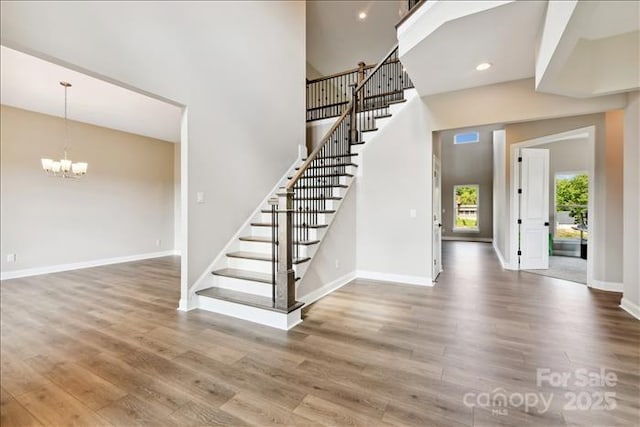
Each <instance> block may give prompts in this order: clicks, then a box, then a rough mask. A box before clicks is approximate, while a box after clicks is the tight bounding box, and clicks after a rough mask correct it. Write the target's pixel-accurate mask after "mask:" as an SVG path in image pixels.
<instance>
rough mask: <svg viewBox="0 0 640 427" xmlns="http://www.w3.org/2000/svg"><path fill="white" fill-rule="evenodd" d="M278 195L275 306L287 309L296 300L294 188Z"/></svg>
mask: <svg viewBox="0 0 640 427" xmlns="http://www.w3.org/2000/svg"><path fill="white" fill-rule="evenodd" d="M285 191H286V192H285V193H284V194H279V195H278V199H279V200H278V242H279V244H278V252H279V253H278V272H277V277H276V285H275V286H276V298H275V308H277V309H279V310H287V309H288V308H289V307H292V306H293V305H294V304H295V302H296V292H295V286H296V280H295V274H294V271H293V190H291V189H288V188H287V189H286V190H285Z"/></svg>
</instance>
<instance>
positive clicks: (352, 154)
mask: <svg viewBox="0 0 640 427" xmlns="http://www.w3.org/2000/svg"><path fill="white" fill-rule="evenodd" d="M357 155H358V153H348V154H336V155H334V156H322V157H316V160H318V159H338V158H341V157H351V156H357ZM305 160H307V159H306V158H305V159H302V161H305Z"/></svg>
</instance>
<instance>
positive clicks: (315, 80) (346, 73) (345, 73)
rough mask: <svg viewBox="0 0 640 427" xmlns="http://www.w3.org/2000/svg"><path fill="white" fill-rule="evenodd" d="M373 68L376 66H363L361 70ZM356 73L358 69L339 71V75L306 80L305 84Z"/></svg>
mask: <svg viewBox="0 0 640 427" xmlns="http://www.w3.org/2000/svg"><path fill="white" fill-rule="evenodd" d="M375 66H376V64H371V65H365V66H364V67H363V68H362V69H364V70H369V69H371V68H373V67H375ZM358 71H360V67H356V68H352V69H350V70H346V71H341V72H339V73H335V74H331V75H329V76H322V77H318V78H316V79H311V80H309V79H307V84H312V83H317V82H322V81H325V80H329V79H333V78H336V77H342V76H346V75H349V74H351V73H357V72H358Z"/></svg>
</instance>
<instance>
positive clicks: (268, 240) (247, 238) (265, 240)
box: [240, 236, 320, 245]
mask: <svg viewBox="0 0 640 427" xmlns="http://www.w3.org/2000/svg"><path fill="white" fill-rule="evenodd" d="M240 240H242V241H243V242H260V243H271V237H262V236H243V237H240ZM317 243H320V240H301V241H300V242H297V241H296V242H293V244H294V245H315V244H317Z"/></svg>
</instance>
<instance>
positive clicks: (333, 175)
mask: <svg viewBox="0 0 640 427" xmlns="http://www.w3.org/2000/svg"><path fill="white" fill-rule="evenodd" d="M337 176H348V177H352V176H353V174H351V173H346V172H345V173H330V174H327V175H319V176H302V177H300V179H314V178H315V179H322V178H335V177H337ZM291 178H293V176H289V177H287V179H291Z"/></svg>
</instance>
